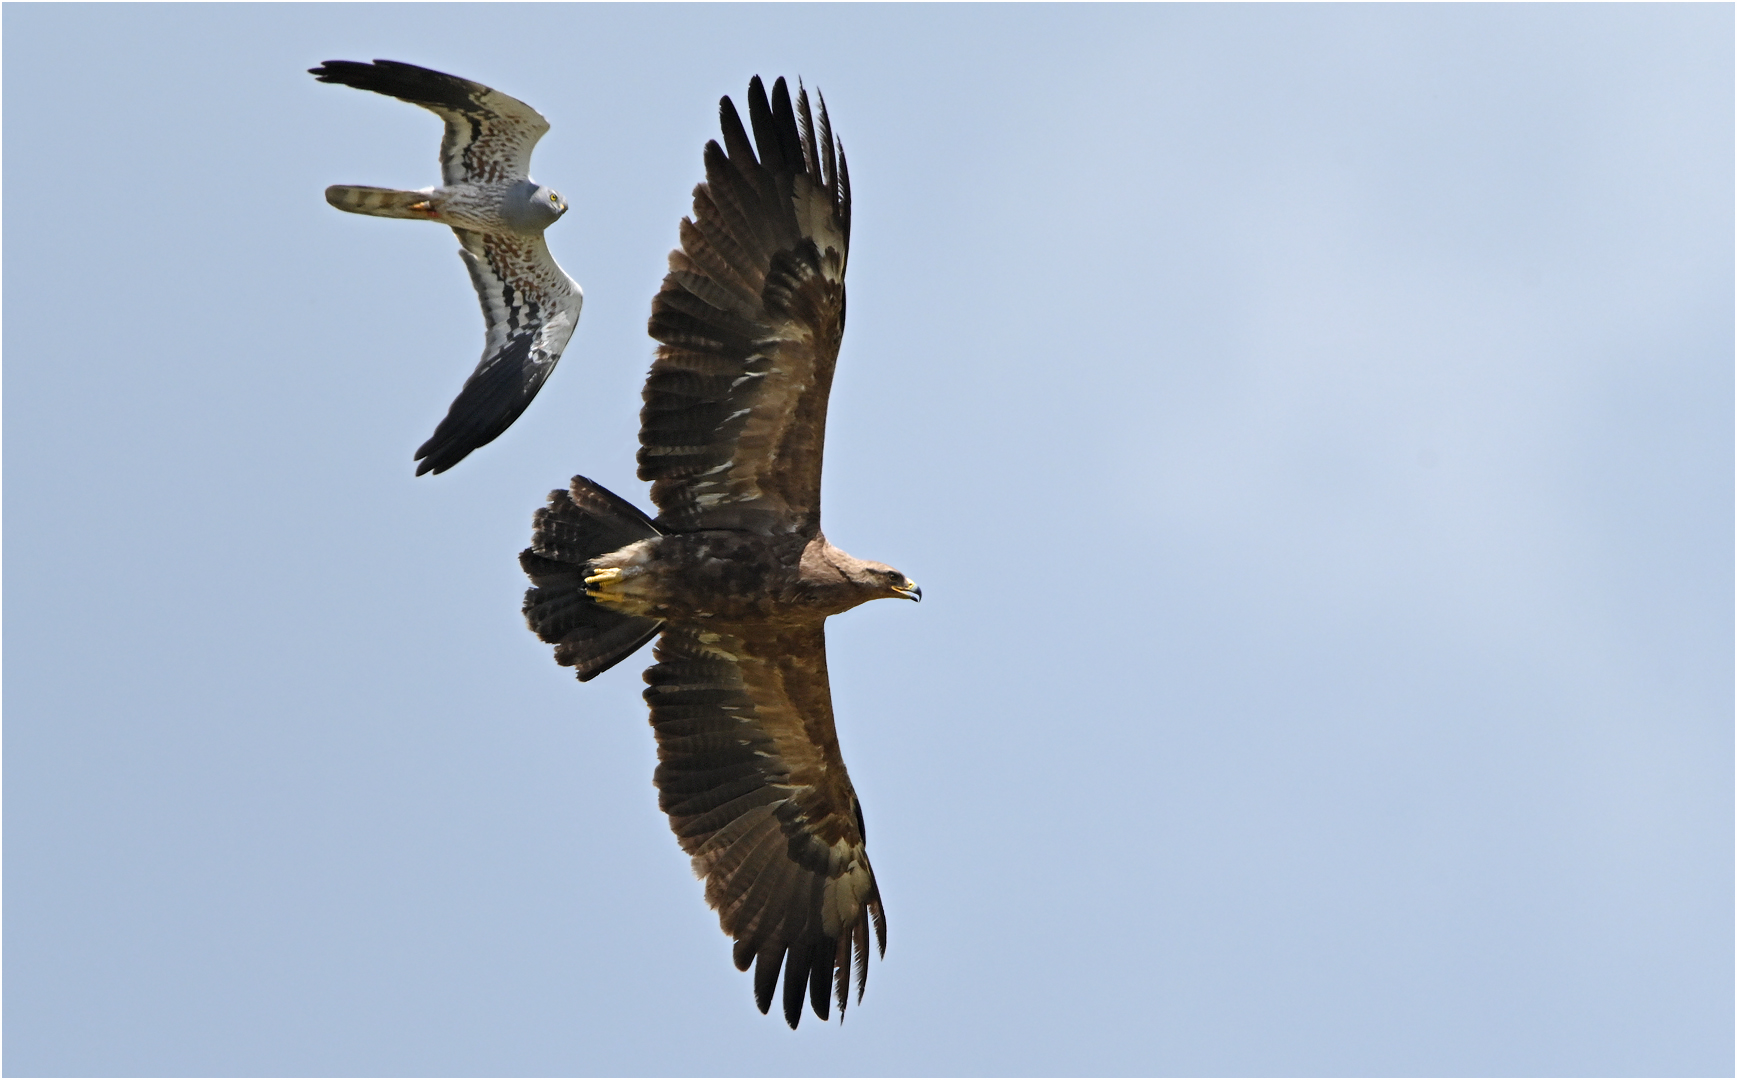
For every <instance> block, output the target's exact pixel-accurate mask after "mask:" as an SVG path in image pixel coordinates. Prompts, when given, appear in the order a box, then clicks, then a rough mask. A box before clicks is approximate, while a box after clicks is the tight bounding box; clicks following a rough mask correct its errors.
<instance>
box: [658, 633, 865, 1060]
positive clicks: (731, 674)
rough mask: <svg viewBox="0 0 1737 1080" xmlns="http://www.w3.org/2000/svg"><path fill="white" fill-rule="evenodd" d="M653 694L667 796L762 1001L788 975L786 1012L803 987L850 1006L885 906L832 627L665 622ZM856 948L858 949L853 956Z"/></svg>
mask: <svg viewBox="0 0 1737 1080" xmlns="http://www.w3.org/2000/svg"><path fill="white" fill-rule="evenodd" d="M655 656H656V659H657V663H656V664H655V665H653V666H652V667H651V668H649V669H648V670H647V671H646V673H645V680H646V683H647V684H648V686H647V689H646V692H645V699H646V702H647V703H648V704H649V705H650V706H651V723H652V728H653V730H654V731H655V732H656V734H657V743H658V761H659V764H658V768H657V774H656V782H657V788H658V805H659V806H660V807H662V808H663V810H664V812H665V813H667V814H668V815H669V820H670V828H671V829H672V830H674V832H675V834H676V837H677V839H678V840H679V841H680V843H681V845H682V850H684V851H686V852H687V853H688V854H689V855H690V856H691V857H692V859H693V866H694V872H695V873H696V874H697V875H699V876H700V877H701V878H702V879H704V881H705V883H706V902H707V903H708V904H710V905H711V906H712V907H713V908H714V909H715V910H716V911H717V912H718V922H719V925H720V926H721V927H722V928H723V930H724V932H725V933H726V934H729V935H730V936H731V937H732V938H734V939H735V942H736V944H735V948H734V950H733V952H732V956H733V959H734V961H735V964H736V967H737V968H738V969H739V970H742V971H746V970H748V968H749V967H750V966H752V967H753V968H754V1001H755V1004H756V1005H757V1006H759V1009H760V1011H761V1012H766V1011H767V1010H768V1009H769V1008H770V1007H771V1003H772V996H773V991H774V990H775V989H776V988H777V985H778V976H779V974H780V971H782V973H783V975H784V993H783V1006H784V1020H785V1022H786V1023H788V1024H789V1025H790V1026H791V1027H792V1028H794V1027H796V1026H797V1024H798V1022H799V1021H800V1020H801V1018H802V1004H803V997H804V992H805V991H806V996H807V998H808V1002H809V1005H810V1006H811V1007H812V1008H813V1010H814V1013H815V1015H816V1016H818V1017H820V1018H821V1019H822V1020H825V1019H827V1018H828V1017H829V1014H830V1005H831V1003H832V1002H833V1001H836V1002H837V1004H838V1008H839V1015H840V1017H841V1018H842V1017H843V1014H844V1011H845V1008H846V1006H847V1004H848V1002H849V991H850V982H851V971H852V968H853V967H854V969H855V973H856V984H857V1000H858V1001H861V999H862V994H863V991H864V990H865V989H866V987H867V983H868V953H869V931H870V928H871V926H872V928H873V931H874V937H875V942H876V945H877V947H878V951H879V952H880V953H882V954H883V955H884V954H885V952H886V941H887V935H886V916H885V912H884V911H883V909H882V905H881V897H880V889H879V886H878V885H877V884H876V882H875V878H874V870H873V867H872V866H870V864H869V861H868V854H867V852H866V850H865V849H864V842H865V838H864V829H863V819H862V808H861V805H860V804H859V803H858V802H857V799H856V793H855V791H854V790H853V789H852V787H851V784H850V778H849V776H848V775H847V774H846V773H845V769H844V762H843V760H842V759H841V758H840V756H839V753H838V744H837V739H836V736H835V735H834V733H833V729H832V706H831V694H830V691H829V689H828V687H827V679H826V659H825V636H824V633H823V631H822V630H821V628H820V627H819V626H814V627H800V628H771V627H753V628H747V627H710V626H704V627H702V626H692V625H666V627H665V630H664V634H663V637H662V639H661V640H660V641H659V642H658V645H657V648H656V652H655ZM853 957H854V964H853Z"/></svg>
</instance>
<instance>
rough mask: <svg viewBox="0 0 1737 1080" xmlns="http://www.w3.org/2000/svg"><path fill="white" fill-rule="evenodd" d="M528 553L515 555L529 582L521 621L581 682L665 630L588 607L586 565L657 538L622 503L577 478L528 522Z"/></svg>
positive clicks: (643, 520) (645, 621)
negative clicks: (529, 627) (612, 553)
mask: <svg viewBox="0 0 1737 1080" xmlns="http://www.w3.org/2000/svg"><path fill="white" fill-rule="evenodd" d="M532 526H533V529H534V531H533V533H532V535H531V546H530V547H529V548H526V549H525V550H524V551H523V552H521V553H520V555H519V565H520V566H522V567H524V570H525V573H526V574H528V575H530V578H531V585H532V587H531V588H530V589H528V590H526V592H525V607H524V612H525V621H526V622H527V623H529V624H530V626H531V630H532V631H534V632H535V633H536V635H537V636H538V637H540V638H542V639H543V640H544V641H547V642H550V643H552V644H553V645H554V646H555V662H556V663H558V664H562V665H564V666H566V667H571V668H574V669H575V670H576V674H577V675H578V676H579V681H580V682H585V681H586V680H588V679H591V678H593V677H595V676H597V675H601V674H603V673H604V672H605V671H608V670H609V669H610V668H612V667H614V666H615V665H616V664H618V663H620V662H621V661H623V660H625V659H627V658H628V657H629V656H631V655H633V653H634V652H635V651H636V650H637V649H638V648H639V647H640V646H641V645H644V644H645V643H646V642H648V641H650V640H651V639H652V638H653V637H654V636H656V634H657V632H658V630H659V629H660V628H662V626H663V623H662V622H660V621H659V620H657V619H644V618H639V617H637V616H633V615H623V614H620V613H619V612H615V611H610V610H609V609H608V608H603V607H599V606H598V605H596V604H594V603H592V601H591V598H590V597H589V596H587V595H586V593H585V575H586V574H587V573H589V569H588V567H589V564H590V561H591V560H592V559H594V558H596V557H597V556H599V555H606V554H608V553H609V552H611V551H615V550H617V549H618V548H623V547H626V546H627V545H628V544H631V543H633V542H634V541H636V540H646V539H649V538H651V537H653V536H656V535H658V530H657V527H656V526H655V525H653V524H652V523H651V520H650V519H649V518H647V517H646V516H645V515H644V514H642V513H640V512H639V510H638V509H637V508H636V507H634V505H633V504H632V503H630V502H628V501H627V500H626V499H623V498H621V497H620V496H618V495H616V494H614V493H612V492H610V491H608V490H606V489H604V488H603V487H602V486H601V485H598V484H594V483H592V482H591V481H590V480H587V479H586V478H585V477H583V476H575V477H574V478H573V485H572V487H570V488H569V489H568V490H566V491H552V492H550V493H549V505H548V506H546V507H544V508H542V509H541V510H538V511H537V513H536V516H535V517H534V518H533V519H532Z"/></svg>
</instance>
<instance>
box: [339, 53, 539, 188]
mask: <svg viewBox="0 0 1737 1080" xmlns="http://www.w3.org/2000/svg"><path fill="white" fill-rule="evenodd" d="M309 71H310V73H311V74H312V75H313V76H314V77H315V78H317V79H319V80H320V81H321V82H326V83H339V84H341V85H344V86H353V87H355V88H356V89H358V90H372V91H374V92H375V93H376V94H385V95H386V96H387V97H395V98H397V99H398V100H399V101H408V102H410V103H411V104H412V105H420V106H422V107H423V108H425V109H427V110H428V111H429V112H432V113H434V114H435V115H436V116H438V117H440V118H441V119H442V120H444V121H446V134H445V136H444V137H443V138H442V139H441V140H440V182H441V183H442V184H445V185H448V186H451V185H453V184H458V183H463V182H465V181H480V182H483V183H492V182H494V181H498V180H522V179H524V178H525V177H526V176H528V175H530V171H531V150H532V149H533V148H534V147H535V146H536V145H537V140H538V139H540V138H542V137H543V133H544V132H546V131H548V130H549V122H548V121H547V120H545V119H543V117H542V114H540V113H539V112H537V110H535V109H533V108H531V107H530V106H529V105H526V104H525V103H524V102H522V101H520V100H519V99H518V98H515V97H509V96H507V95H506V94H503V93H501V92H500V91H499V90H491V89H489V88H488V87H486V86H484V85H483V84H482V83H479V82H471V81H470V80H469V79H461V78H459V77H458V76H457V75H448V74H446V73H445V72H442V71H434V70H432V69H430V68H425V67H417V66H416V65H415V64H405V63H401V62H399V61H397V60H376V61H374V62H373V63H372V64H364V63H362V62H360V61H357V60H327V61H326V62H325V63H323V64H321V65H320V66H319V67H317V68H310V69H309Z"/></svg>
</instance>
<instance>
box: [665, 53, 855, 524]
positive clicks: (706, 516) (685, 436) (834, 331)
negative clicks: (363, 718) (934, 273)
mask: <svg viewBox="0 0 1737 1080" xmlns="http://www.w3.org/2000/svg"><path fill="white" fill-rule="evenodd" d="M748 118H749V123H750V124H751V125H752V128H753V131H754V139H753V140H752V141H750V139H749V136H748V128H747V127H746V126H744V124H743V122H742V117H741V116H740V115H739V114H738V113H737V111H736V107H735V105H734V104H733V103H732V102H731V100H730V99H729V98H728V97H725V98H724V99H722V101H720V102H719V122H720V127H721V129H722V136H723V145H722V146H720V145H719V144H718V143H717V142H716V141H713V142H708V143H707V144H706V149H705V166H706V180H705V182H703V183H701V184H700V185H699V186H697V187H696V188H695V189H694V204H693V205H694V210H693V216H692V217H691V218H684V219H683V220H682V223H681V241H682V246H681V247H680V248H679V249H677V250H676V251H673V252H671V253H670V271H669V273H668V275H667V276H666V277H665V278H664V282H663V286H662V288H661V289H660V290H659V292H658V294H657V296H656V297H655V298H654V299H653V301H652V316H651V322H650V326H649V330H650V333H651V336H652V337H653V338H655V339H657V340H658V341H659V342H660V343H661V346H660V348H659V349H658V353H657V359H656V360H655V361H654V363H653V364H652V370H651V374H650V375H649V376H648V377H647V379H646V386H645V407H644V409H643V410H641V413H640V452H639V466H640V468H639V476H640V478H641V479H643V480H650V481H652V501H653V502H654V503H656V504H657V506H658V508H659V510H660V518H659V520H660V521H663V522H665V523H666V524H668V525H669V526H670V527H672V528H675V529H678V530H688V529H695V528H743V529H751V530H755V531H768V532H776V531H797V532H808V533H813V532H817V531H818V529H819V513H820V511H819V501H820V472H821V459H822V454H823V450H824V437H825V427H826V406H827V397H828V395H829V393H830V390H831V385H832V373H833V368H834V366H835V364H836V361H837V356H838V346H839V342H840V340H841V339H842V336H843V331H844V272H845V265H846V261H847V255H848V249H849V234H850V181H849V171H848V166H847V165H846V164H845V161H844V157H843V149H842V147H841V146H839V145H838V142H837V139H836V138H835V137H834V136H833V134H832V130H831V125H830V121H829V120H828V118H827V114H826V108H825V103H824V101H822V102H821V108H820V114H819V121H818V123H817V122H816V121H815V119H814V115H813V112H812V110H811V108H810V106H809V101H808V95H807V91H806V90H805V89H799V92H798V96H797V99H796V101H795V102H794V103H793V102H792V101H791V97H790V93H789V88H788V86H787V85H786V83H785V82H784V80H783V79H779V80H778V81H777V82H776V84H775V85H774V87H773V93H772V96H771V99H770V100H768V99H767V96H766V92H765V87H764V85H763V84H762V83H761V81H760V79H759V78H758V77H755V79H754V80H753V81H752V82H751V83H750V85H749V93H748ZM756 144H758V154H756V150H755V146H756Z"/></svg>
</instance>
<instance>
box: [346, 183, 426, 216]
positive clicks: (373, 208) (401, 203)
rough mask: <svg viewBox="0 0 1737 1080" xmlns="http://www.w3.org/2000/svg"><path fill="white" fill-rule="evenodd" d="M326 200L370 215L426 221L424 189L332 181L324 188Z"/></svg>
mask: <svg viewBox="0 0 1737 1080" xmlns="http://www.w3.org/2000/svg"><path fill="white" fill-rule="evenodd" d="M326 201H327V202H329V203H331V204H332V205H333V206H335V207H337V208H338V209H339V210H347V211H349V212H350V213H352V214H367V215H369V216H370V217H390V218H412V219H414V220H417V221H427V220H428V192H426V191H399V190H398V189H397V188H383V187H361V186H358V185H355V184H333V185H332V186H331V187H329V188H327V189H326Z"/></svg>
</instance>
